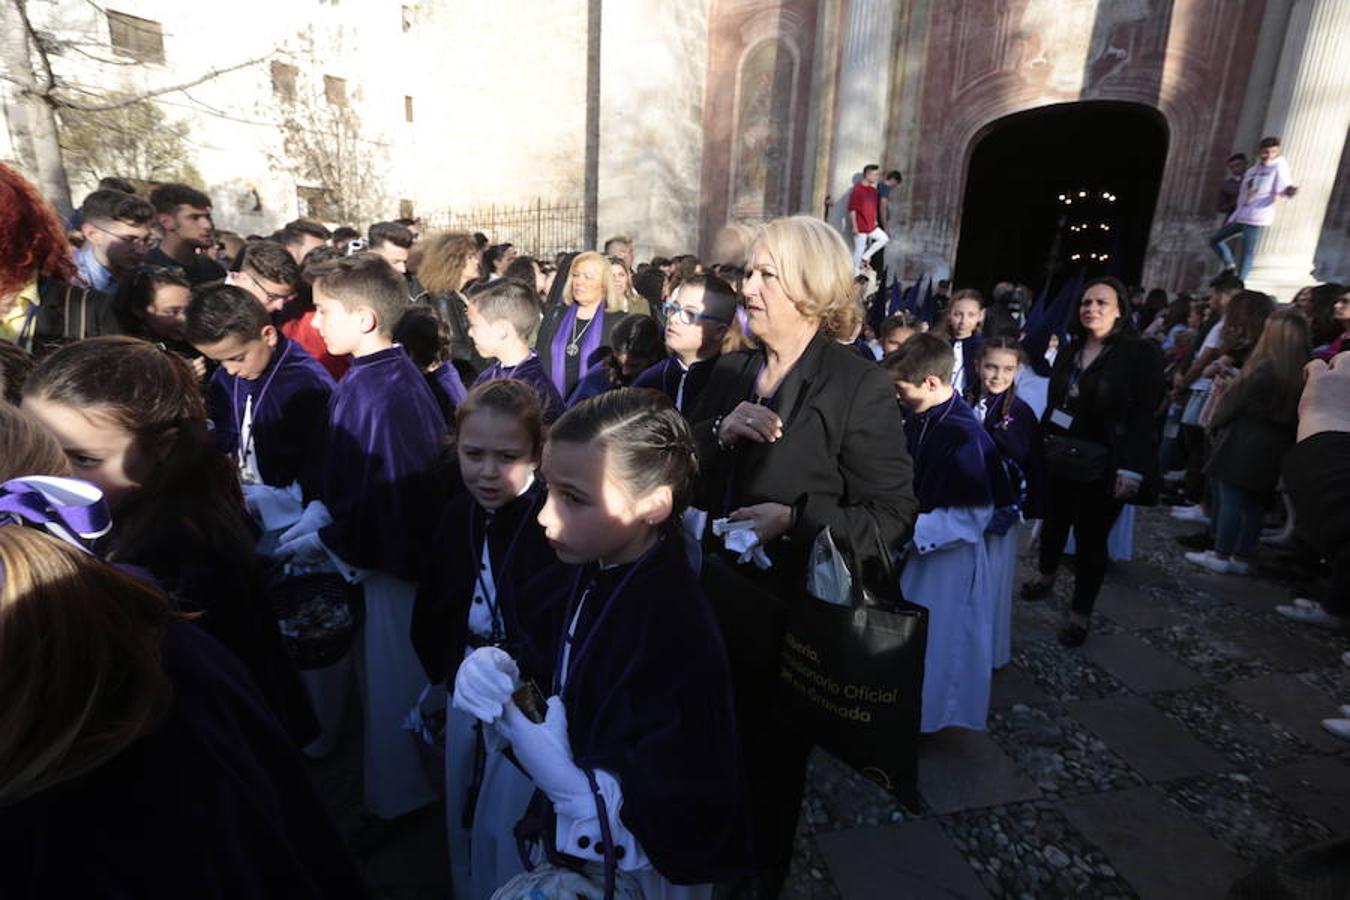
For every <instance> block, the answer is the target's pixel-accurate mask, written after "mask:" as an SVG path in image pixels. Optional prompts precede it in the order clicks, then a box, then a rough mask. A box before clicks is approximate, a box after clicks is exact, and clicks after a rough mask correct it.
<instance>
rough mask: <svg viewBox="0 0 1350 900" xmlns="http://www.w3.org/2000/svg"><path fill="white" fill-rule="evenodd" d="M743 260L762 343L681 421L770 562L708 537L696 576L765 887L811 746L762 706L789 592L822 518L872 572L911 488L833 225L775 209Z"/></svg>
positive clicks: (894, 413)
mask: <svg viewBox="0 0 1350 900" xmlns="http://www.w3.org/2000/svg"><path fill="white" fill-rule="evenodd" d="M747 268H748V270H749V272H748V275H747V276H746V280H745V283H744V285H743V287H742V292H743V295H744V302H745V311H746V314H747V315H746V324H747V327H748V330H749V332H750V333H751V335H752V336H753V337H754V338H755V340H756V341H757V342H758V345H759V346H758V349H755V350H753V351H749V352H739V353H730V354H727V355H725V356H723V357H722V358H721V359H719V360H718V362H717V364H716V366H715V367H714V369H713V372H712V374H711V376H710V377H709V381H708V385H707V387H705V388H704V389H703V394H702V396H701V398H700V399H699V404H698V407H697V409H695V410H694V412H693V415H692V416H691V417H690V420H691V422H692V423H693V430H694V439H695V441H696V442H697V443H698V451H699V452H698V457H699V469H700V473H701V475H702V481H703V496H704V498H705V502H707V503H708V504H709V505H710V509H709V510H708V515H709V518H710V519H716V518H720V517H723V516H726V517H729V518H731V519H735V520H746V521H750V522H753V523H754V531H755V533H756V535H757V536H758V538H759V543H760V544H761V545H762V546H763V550H764V552H766V553H767V554H768V556H769V558H770V560H771V561H772V563H773V565H772V567H771V568H769V569H767V570H764V571H760V570H759V569H758V568H756V567H754V566H748V565H747V566H737V556H736V554H727V553H726V552H725V551H724V550H723V548H721V546H720V544H718V545H717V546H715V547H714V546H713V545H711V544H709V545H707V549H706V552H707V553H708V555H709V557H710V558H709V559H708V560H707V561H706V563H705V569H704V574H705V577H704V588H705V590H707V592H708V594H709V596H710V597H711V598H712V600H713V604H714V606H715V607H717V608H718V611H719V615H720V616H721V617H722V620H723V626H724V627H723V631H724V636H725V638H726V641H727V653H728V656H729V657H730V659H731V668H732V673H733V676H734V680H735V688H736V705H737V716H738V720H739V721H738V726H739V728H738V730H739V732H740V735H741V739H742V743H743V745H744V748H745V755H746V763H747V765H746V769H747V772H748V774H749V778H750V791H751V803H752V808H753V816H754V845H755V848H756V851H757V856H758V857H759V859H758V864H759V867H760V870H759V872H758V875H757V881H758V887H759V889H760V891H761V895H762V896H765V897H776V896H778V893H779V890H780V888H781V887H782V883H783V879H784V878H785V876H786V874H787V867H788V863H789V862H790V861H791V859H792V838H793V834H794V832H795V830H796V823H797V813H798V809H799V807H800V805H801V798H802V787H803V783H804V779H805V773H806V756H807V752H808V750H809V749H810V748H809V747H808V746H806V744H805V742H804V740H803V739H802V738H801V737H800V736H799V735H797V734H795V733H794V732H792V731H790V730H788V729H785V728H784V727H782V726H781V725H780V724H778V723H777V722H776V721H775V719H774V716H773V714H772V709H773V705H774V704H773V697H774V690H775V687H776V685H777V682H778V660H779V649H780V648H779V646H778V644H779V643H781V641H782V634H783V626H784V621H785V618H786V615H787V608H788V605H789V604H791V603H794V602H798V601H799V600H800V598H801V596H802V584H803V583H804V581H805V577H806V568H807V563H808V558H809V554H810V549H811V546H812V544H813V542H814V541H815V539H816V536H817V535H818V534H819V533H820V532H821V530H822V529H824V528H825V527H827V526H828V527H829V528H830V529H831V533H832V535H833V536H834V539H835V540H836V541H841V542H846V543H847V544H848V545H849V546H850V547H852V548H854V550H855V553H856V555H857V559H858V562H859V563H860V573H861V577H864V578H866V579H867V580H869V582H871V581H872V579H875V578H877V577H879V574H880V572H882V571H884V569H885V567H884V566H883V565H882V560H881V558H880V556H881V554H882V553H887V554H889V552H890V548H899V547H901V546H904V544H905V543H906V542H907V541H908V540H909V538H910V534H911V532H912V531H913V528H914V520H915V516H916V515H917V513H918V502H917V501H916V500H915V498H914V490H913V483H912V482H913V467H912V465H911V462H910V458H909V454H908V453H907V452H906V449H905V447H906V443H905V432H904V428H903V425H902V423H901V417H900V412H899V410H898V409H897V408H896V403H895V388H894V386H893V385H892V384H891V382H890V379H889V378H888V377H887V375H886V373H885V371H884V370H883V369H882V368H881V367H880V366H878V365H876V364H875V363H870V362H868V361H867V360H865V359H863V358H862V357H861V356H860V355H858V354H857V353H856V352H855V351H853V350H852V349H851V348H849V347H847V346H845V345H843V344H840V343H839V342H838V340H837V338H839V337H845V336H847V335H848V334H850V333H851V332H852V330H853V329H854V328H856V326H857V304H856V302H855V301H854V299H853V298H854V293H853V265H852V261H851V259H850V256H849V251H848V247H846V246H845V244H844V240H843V238H841V237H840V236H839V233H838V232H837V231H835V230H834V229H833V228H832V227H830V226H829V225H828V224H826V223H825V222H823V221H820V220H818V219H815V218H812V217H810V216H793V217H791V218H786V219H775V220H773V221H771V222H769V223H767V224H766V225H765V226H764V227H763V228H762V229H761V231H760V232H759V234H758V236H757V237H756V238H755V241H754V243H753V244H752V245H751V248H750V260H749V265H748V267H747ZM714 555H715V556H716V557H718V559H717V560H716V564H715V565H712V566H709V565H708V564H709V563H713V562H714V560H713V559H712V558H711V557H713V556H714ZM887 562H889V560H887ZM728 566H730V567H735V572H736V573H737V574H740V575H742V576H744V578H743V579H740V581H742V585H741V586H742V587H743V586H745V585H744V582H745V581H749V582H751V583H752V584H753V586H754V587H755V588H757V589H758V593H760V594H761V595H762V598H763V600H764V602H762V603H760V602H753V600H754V599H756V598H751V601H752V602H747V599H746V597H745V593H746V592H745V591H742V590H741V589H740V587H737V586H735V585H734V584H733V583H732V582H733V581H734V580H736V579H731V578H720V577H709V573H710V572H715V571H717V569H718V568H720V569H721V570H722V571H723V572H724V573H725V572H726V567H728Z"/></svg>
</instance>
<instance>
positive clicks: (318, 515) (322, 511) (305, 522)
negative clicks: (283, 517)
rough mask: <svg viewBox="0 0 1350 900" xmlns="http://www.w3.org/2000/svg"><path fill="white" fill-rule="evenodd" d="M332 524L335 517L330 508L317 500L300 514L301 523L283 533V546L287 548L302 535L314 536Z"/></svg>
mask: <svg viewBox="0 0 1350 900" xmlns="http://www.w3.org/2000/svg"><path fill="white" fill-rule="evenodd" d="M332 524H333V517H332V516H331V515H330V514H329V512H328V507H326V506H324V505H323V501H322V500H315V501H313V502H311V503H310V504H309V506H306V507H305V511H304V512H303V513H301V514H300V521H298V522H296V523H295V524H294V525H292V526H291V527H290V528H287V529H286V530H285V531H283V532H282V533H281V538H280V540H281V544H282V546H285V545H286V544H288V543H290V542H291V541H294V540H295V539H296V538H298V537H300V536H302V535H306V534H314V533H315V532H317V531H318V530H319V529H320V528H325V527H327V526H329V525H332Z"/></svg>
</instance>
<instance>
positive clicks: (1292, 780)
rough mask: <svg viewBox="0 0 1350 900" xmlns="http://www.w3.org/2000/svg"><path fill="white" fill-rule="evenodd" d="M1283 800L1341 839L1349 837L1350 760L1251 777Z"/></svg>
mask: <svg viewBox="0 0 1350 900" xmlns="http://www.w3.org/2000/svg"><path fill="white" fill-rule="evenodd" d="M1252 777H1253V778H1255V779H1256V781H1258V782H1259V783H1261V784H1264V785H1265V786H1266V787H1268V788H1270V789H1271V790H1272V791H1274V792H1275V793H1276V794H1277V795H1278V796H1279V798H1280V799H1281V800H1283V801H1284V802H1285V803H1288V804H1289V805H1290V806H1292V807H1293V808H1294V809H1296V810H1298V811H1299V812H1301V813H1303V814H1304V815H1306V816H1311V817H1312V818H1314V819H1316V820H1318V821H1319V822H1321V823H1322V824H1323V825H1326V826H1327V827H1328V828H1330V829H1331V830H1332V831H1333V832H1335V833H1336V834H1338V835H1346V834H1350V760H1347V759H1337V758H1334V757H1323V758H1321V759H1310V760H1307V761H1306V762H1300V763H1294V764H1293V765H1289V766H1281V767H1279V768H1277V769H1264V770H1262V771H1260V772H1257V773H1256V774H1255V775H1253V776H1252Z"/></svg>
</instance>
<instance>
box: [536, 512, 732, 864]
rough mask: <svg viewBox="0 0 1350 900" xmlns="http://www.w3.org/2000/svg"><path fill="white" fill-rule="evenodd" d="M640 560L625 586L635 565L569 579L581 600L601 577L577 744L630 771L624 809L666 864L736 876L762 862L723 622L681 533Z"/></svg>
mask: <svg viewBox="0 0 1350 900" xmlns="http://www.w3.org/2000/svg"><path fill="white" fill-rule="evenodd" d="M633 565H636V566H637V569H636V570H635V571H633V573H632V577H631V578H629V580H628V581H627V584H626V585H624V587H623V589H622V591H620V592H619V593H618V594H617V595H615V594H614V593H613V592H614V590H615V588H616V587H617V586H618V583H619V582H620V581H621V580H622V579H623V578H624V576H625V575H626V574H627V573H628V572H629V570H630V569H631V566H619V567H615V568H613V569H607V570H604V571H598V569H597V567H596V566H595V565H594V564H592V565H589V566H585V567H582V568H581V569H580V570H574V571H575V575H574V577H572V578H567V579H565V581H566V582H567V587H568V589H570V591H571V594H570V596H569V598H568V599H569V602H570V603H574V602H576V598H578V597H579V596H580V594H581V592H582V591H583V590H584V589H585V587H586V585H587V584H588V583H589V582H590V581H591V579H592V578H594V579H595V586H594V588H593V589H592V591H591V594H590V597H589V598H588V599H587V600H586V604H585V606H584V607H583V609H582V613H581V617H580V620H579V621H578V622H577V626H576V630H575V633H574V635H573V638H572V653H571V659H570V667H571V674H570V675H569V676H568V678H567V682H566V686H565V689H564V690H563V694H562V697H563V702H564V703H565V704H566V707H567V722H568V736H569V737H570V739H571V745H572V754H573V757H574V758H575V760H576V763H577V765H578V766H581V767H583V768H589V769H604V770H606V771H608V772H611V773H613V774H614V775H615V776H616V777H617V778H618V779H619V784H620V785H621V786H622V788H623V797H624V802H623V811H622V812H621V813H620V818H621V819H622V821H623V823H624V826H625V827H627V828H628V830H629V831H631V832H632V833H633V834H634V836H635V837H636V838H637V840H638V842H639V843H640V844H641V845H642V847H643V849H644V850H646V852H647V855H648V857H650V859H651V861H652V863H653V865H655V867H656V869H657V871H658V872H660V873H661V874H662V875H663V876H665V877H666V878H668V879H669V880H670V881H672V882H674V883H676V884H700V883H704V882H721V881H730V880H732V879H733V878H735V877H736V876H738V875H740V874H742V873H744V872H746V871H747V870H748V869H749V867H750V864H751V854H750V809H749V799H748V793H747V788H746V783H745V773H744V768H743V763H742V758H741V752H740V743H739V740H738V738H737V734H736V723H735V718H734V715H733V712H732V686H731V674H730V672H729V670H728V667H727V656H726V651H725V649H724V647H723V644H722V636H721V632H720V631H719V629H718V626H717V622H716V620H715V619H714V617H713V612H712V607H711V606H710V605H709V603H708V600H707V598H706V597H705V596H704V593H703V589H702V588H701V587H700V586H699V583H698V579H697V577H696V576H695V574H694V572H693V571H692V570H691V569H690V567H689V560H688V557H687V556H686V555H685V551H684V547H683V546H682V545H681V543H680V541H678V540H675V539H673V538H666V539H664V540H662V541H661V542H660V543H659V544H658V545H657V546H656V547H655V548H654V549H653V551H652V552H651V553H649V554H648V555H647V556H646V557H645V558H644V559H642V560H640V561H639V562H638V563H635V564H633ZM573 612H574V609H569V610H568V618H569V619H570V616H571V614H572V613H573ZM559 659H561V647H559Z"/></svg>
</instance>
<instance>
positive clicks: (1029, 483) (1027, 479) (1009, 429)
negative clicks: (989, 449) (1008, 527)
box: [984, 388, 1046, 519]
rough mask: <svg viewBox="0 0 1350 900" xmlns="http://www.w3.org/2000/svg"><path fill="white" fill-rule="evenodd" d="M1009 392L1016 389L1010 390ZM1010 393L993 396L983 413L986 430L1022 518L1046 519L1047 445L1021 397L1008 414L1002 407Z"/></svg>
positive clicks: (1033, 416) (1034, 415) (1013, 403)
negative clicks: (1019, 507) (1016, 498)
mask: <svg viewBox="0 0 1350 900" xmlns="http://www.w3.org/2000/svg"><path fill="white" fill-rule="evenodd" d="M1008 390H1014V389H1013V388H1009V389H1008ZM1007 394H1008V391H1004V392H1003V393H1002V394H993V395H990V397H989V401H988V408H987V409H986V410H985V414H984V428H985V430H986V431H987V432H989V436H990V437H991V438H993V440H994V446H996V447H998V450H999V453H1001V454H1002V456H1003V463H1004V467H1005V468H1006V469H1007V471H1008V482H1009V484H1010V485H1011V486H1012V487H1013V489H1014V490H1016V491H1017V493H1018V496H1019V498H1020V502H1019V505H1020V506H1021V509H1022V517H1023V518H1025V519H1040V518H1044V516H1045V500H1046V498H1045V445H1044V443H1043V441H1042V439H1041V426H1040V423H1039V422H1037V421H1036V413H1035V412H1034V411H1033V410H1032V409H1031V407H1030V406H1029V405H1027V402H1026V401H1025V400H1023V399H1022V398H1021V397H1017V396H1015V395H1014V397H1013V400H1012V407H1011V408H1010V410H1009V412H1008V414H1007V415H1004V413H1003V408H1004V404H1005V403H1006V402H1007V399H1008V397H1007Z"/></svg>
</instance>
